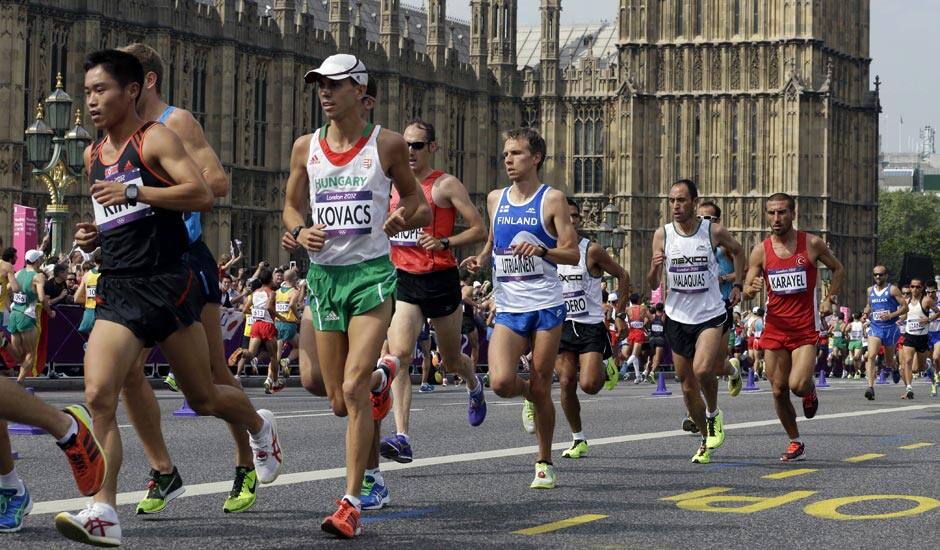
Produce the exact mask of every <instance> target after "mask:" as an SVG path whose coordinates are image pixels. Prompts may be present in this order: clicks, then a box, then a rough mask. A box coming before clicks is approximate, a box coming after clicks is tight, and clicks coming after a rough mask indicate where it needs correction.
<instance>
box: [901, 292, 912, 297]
mask: <svg viewBox="0 0 940 550" xmlns="http://www.w3.org/2000/svg"><path fill="white" fill-rule="evenodd" d="M910 295H911V293H910V292H902V293H901V296H910Z"/></svg>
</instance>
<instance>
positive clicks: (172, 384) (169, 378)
mask: <svg viewBox="0 0 940 550" xmlns="http://www.w3.org/2000/svg"><path fill="white" fill-rule="evenodd" d="M163 383H164V384H166V387H168V388H170V390H171V391H175V392H179V391H180V386H179V384H177V383H176V377H175V376H173V373H172V372H171V373H170V374H168V375H166V378H164V379H163Z"/></svg>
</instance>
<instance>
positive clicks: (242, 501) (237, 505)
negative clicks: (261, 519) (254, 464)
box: [222, 466, 258, 514]
mask: <svg viewBox="0 0 940 550" xmlns="http://www.w3.org/2000/svg"><path fill="white" fill-rule="evenodd" d="M257 499H258V474H256V473H255V470H254V468H247V467H245V466H239V467H237V468H235V482H234V483H232V490H231V492H229V494H228V498H226V499H225V504H223V505H222V511H223V512H225V513H226V514H237V513H239V512H244V511H245V510H248V509H249V508H251V507H252V506H254V505H255V501H256V500H257Z"/></svg>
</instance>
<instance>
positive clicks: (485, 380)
mask: <svg viewBox="0 0 940 550" xmlns="http://www.w3.org/2000/svg"><path fill="white" fill-rule="evenodd" d="M483 387H484V388H488V387H490V375H489V374H484V375H483Z"/></svg>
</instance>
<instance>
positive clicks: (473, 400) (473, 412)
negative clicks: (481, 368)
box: [467, 375, 486, 426]
mask: <svg viewBox="0 0 940 550" xmlns="http://www.w3.org/2000/svg"><path fill="white" fill-rule="evenodd" d="M476 378H477V389H476V391H475V392H469V394H470V406H469V408H468V409H467V419H468V420H469V421H470V425H471V426H479V425H480V424H482V423H483V421H484V420H486V396H484V395H483V379H482V378H480V375H477V376H476ZM474 394H475V395H474Z"/></svg>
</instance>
